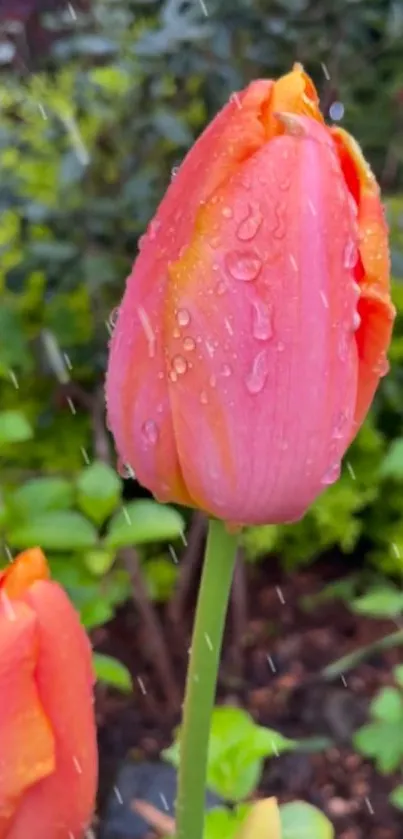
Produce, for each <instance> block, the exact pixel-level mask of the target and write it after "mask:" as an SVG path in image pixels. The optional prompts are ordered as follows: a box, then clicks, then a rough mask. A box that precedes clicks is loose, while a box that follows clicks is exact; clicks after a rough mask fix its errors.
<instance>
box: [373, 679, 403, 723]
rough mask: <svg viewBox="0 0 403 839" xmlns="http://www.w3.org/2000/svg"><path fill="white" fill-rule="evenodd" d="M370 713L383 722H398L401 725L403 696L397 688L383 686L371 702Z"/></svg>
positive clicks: (402, 721) (402, 720)
mask: <svg viewBox="0 0 403 839" xmlns="http://www.w3.org/2000/svg"><path fill="white" fill-rule="evenodd" d="M371 715H372V716H374V717H376V719H378V720H382V721H384V722H399V721H401V723H402V727H403V697H402V695H401V693H400V691H398V690H397V688H392V687H385V688H382V690H380V691H379V693H378V696H376V697H375V699H374V700H373V702H372V704H371Z"/></svg>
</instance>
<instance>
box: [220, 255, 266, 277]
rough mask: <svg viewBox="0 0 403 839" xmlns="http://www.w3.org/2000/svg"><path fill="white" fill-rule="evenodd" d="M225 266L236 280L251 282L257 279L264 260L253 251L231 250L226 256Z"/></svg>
mask: <svg viewBox="0 0 403 839" xmlns="http://www.w3.org/2000/svg"><path fill="white" fill-rule="evenodd" d="M225 266H226V268H227V271H228V273H229V274H230V275H231V277H232V278H233V279H234V280H239V281H240V282H243V283H250V282H253V280H256V277H257V276H258V274H259V271H260V269H261V267H262V262H261V259H260V258H259V257H258V256H257V255H256V254H255V253H253V251H250V252H249V253H248V252H247V251H245V252H242V251H230V252H229V253H227V255H226V257H225Z"/></svg>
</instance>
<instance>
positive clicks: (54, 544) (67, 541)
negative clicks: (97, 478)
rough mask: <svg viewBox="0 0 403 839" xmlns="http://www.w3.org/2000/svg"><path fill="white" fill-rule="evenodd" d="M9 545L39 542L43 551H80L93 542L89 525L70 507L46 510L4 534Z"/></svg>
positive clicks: (32, 544)
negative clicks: (68, 508) (69, 508)
mask: <svg viewBox="0 0 403 839" xmlns="http://www.w3.org/2000/svg"><path fill="white" fill-rule="evenodd" d="M7 540H8V542H9V543H10V545H11V546H12V547H16V548H30V547H34V546H35V545H40V546H41V547H42V548H43V549H44V550H45V551H49V550H54V551H66V550H82V549H84V548H90V547H92V546H93V545H96V544H97V532H96V530H95V528H94V527H93V525H92V524H91V523H90V522H89V521H87V519H85V518H84V516H81V515H80V513H76V512H74V511H72V510H65V511H62V510H50V511H49V512H47V513H43V514H42V515H38V516H37V517H34V518H32V519H31V520H30V521H29V522H27V523H26V524H21V525H18V526H17V527H15V528H14V529H12V530H11V531H10V532H8V533H7Z"/></svg>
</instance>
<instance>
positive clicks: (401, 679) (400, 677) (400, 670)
mask: <svg viewBox="0 0 403 839" xmlns="http://www.w3.org/2000/svg"><path fill="white" fill-rule="evenodd" d="M393 675H394V677H395V679H396V681H397V684H398V685H400V687H403V664H399V665H398V666H397V667H395V669H394V671H393Z"/></svg>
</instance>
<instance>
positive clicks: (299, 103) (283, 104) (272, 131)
mask: <svg viewBox="0 0 403 839" xmlns="http://www.w3.org/2000/svg"><path fill="white" fill-rule="evenodd" d="M278 113H289V114H295V115H296V116H307V117H311V118H312V119H315V120H317V121H318V122H321V123H323V116H322V114H321V112H320V109H319V97H318V94H317V92H316V88H315V85H314V84H313V82H312V80H311V79H310V78H309V76H308V75H307V73H305V71H304V69H303V67H302V65H301V64H294V67H293V69H292V71H291V73H287V74H286V75H285V76H281V78H279V79H278V81H276V82H275V83H274V85H273V91H272V95H271V98H270V102H269V103H268V107H267V108H266V111H265V113H264V118H263V120H264V125H265V128H266V132H267V138H268V139H270V138H271V137H274V136H275V135H277V134H283V133H284V126H283V125H282V123H281V121H279V120H278V119H277V114H278Z"/></svg>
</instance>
